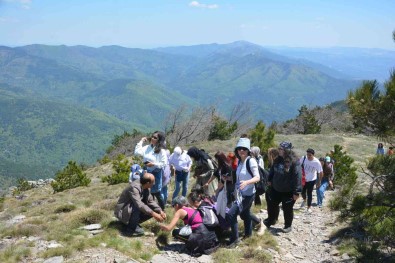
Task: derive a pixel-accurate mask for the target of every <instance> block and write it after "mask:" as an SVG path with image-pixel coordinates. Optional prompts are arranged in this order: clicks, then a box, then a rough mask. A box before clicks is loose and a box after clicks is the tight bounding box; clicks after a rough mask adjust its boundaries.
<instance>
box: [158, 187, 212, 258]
mask: <svg viewBox="0 0 395 263" xmlns="http://www.w3.org/2000/svg"><path fill="white" fill-rule="evenodd" d="M188 198H189V202H190V205H191V207H187V200H186V199H185V197H183V196H177V197H176V198H174V200H173V207H174V209H175V210H176V212H175V214H174V217H173V219H172V220H171V221H170V223H169V224H168V225H164V224H160V228H161V229H162V230H165V231H171V230H172V229H173V228H174V227H175V226H176V224H177V221H178V220H179V219H181V220H183V221H184V224H185V225H189V226H190V227H191V233H190V234H189V235H188V233H184V232H188V231H184V230H185V229H182V228H181V229H179V228H176V229H174V230H173V231H172V235H173V237H174V238H176V239H179V240H181V241H183V242H185V245H186V248H187V249H188V250H189V251H190V253H191V254H192V255H193V256H200V255H202V254H210V253H211V252H213V251H214V250H215V249H216V248H217V247H218V239H217V236H216V235H215V232H214V231H210V230H208V229H207V227H206V226H205V225H204V224H203V218H202V215H201V213H200V212H199V210H198V207H199V206H200V203H201V199H200V197H199V196H198V195H197V194H196V193H191V194H190V195H189V196H188Z"/></svg>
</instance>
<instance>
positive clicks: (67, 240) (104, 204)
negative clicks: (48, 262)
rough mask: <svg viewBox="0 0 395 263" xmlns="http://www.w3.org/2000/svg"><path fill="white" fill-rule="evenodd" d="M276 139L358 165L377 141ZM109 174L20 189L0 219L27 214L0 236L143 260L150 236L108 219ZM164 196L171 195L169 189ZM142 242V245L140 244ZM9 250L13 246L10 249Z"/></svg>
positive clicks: (104, 170)
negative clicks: (335, 151) (61, 186)
mask: <svg viewBox="0 0 395 263" xmlns="http://www.w3.org/2000/svg"><path fill="white" fill-rule="evenodd" d="M275 139H276V142H279V141H282V140H289V141H291V142H292V143H293V144H294V146H295V151H296V152H297V153H299V154H303V153H304V150H305V149H306V148H307V147H312V148H314V149H316V151H317V156H320V155H322V154H324V153H325V152H327V151H329V150H330V149H331V148H332V147H333V145H334V144H340V145H342V146H344V149H345V150H346V151H347V152H348V153H349V154H350V156H351V157H353V158H354V159H355V160H356V165H357V166H360V165H363V164H364V160H366V158H369V157H370V156H372V155H373V153H374V150H375V147H376V144H377V140H376V139H375V138H373V137H366V136H360V135H342V134H327V135H307V136H306V135H289V136H288V135H287V136H284V135H277V136H276V138H275ZM235 142H236V139H232V140H229V141H224V142H222V141H214V142H210V143H201V144H199V145H197V146H198V147H199V148H205V150H206V151H208V152H210V153H214V152H216V151H217V150H222V151H226V152H227V151H231V150H232V149H233V148H234V145H235ZM111 173H112V168H111V164H106V165H102V166H98V167H94V168H90V169H88V170H87V174H88V175H89V176H90V177H91V178H92V183H91V185H90V186H89V187H80V188H76V189H72V190H67V191H65V192H62V193H57V194H52V189H51V188H50V187H46V188H40V189H33V190H30V191H27V192H25V194H26V195H27V198H26V199H24V200H17V199H15V198H6V200H5V202H4V204H3V212H1V213H0V218H1V219H2V220H1V221H0V222H4V220H3V219H6V218H12V217H13V216H16V215H19V214H24V215H26V216H27V219H26V220H25V222H24V223H21V224H19V225H15V226H13V227H9V228H6V227H5V225H4V223H0V233H1V234H0V235H1V236H2V237H4V236H7V235H9V236H12V237H21V236H30V235H37V236H41V237H43V238H45V239H48V240H56V241H57V242H60V243H61V244H62V245H64V248H62V249H58V250H56V249H52V250H49V251H48V252H46V254H44V255H42V256H43V257H49V256H53V255H60V254H62V255H66V256H67V257H69V258H72V257H73V253H74V254H76V253H78V251H79V250H82V249H85V248H88V247H100V246H101V244H102V243H105V244H107V247H110V248H114V249H116V250H118V251H120V252H122V253H124V254H125V255H128V256H129V257H133V258H135V259H139V258H143V259H145V260H148V259H149V258H151V257H152V256H153V254H155V253H157V252H158V250H157V246H156V245H155V242H154V237H142V238H138V239H137V238H135V239H133V238H132V239H130V238H124V237H121V236H120V235H119V232H118V231H119V227H120V225H119V224H118V223H117V222H116V221H114V219H113V218H112V211H113V207H114V204H115V203H116V201H117V199H118V197H119V195H120V193H121V191H122V189H123V188H124V187H125V186H126V184H120V185H114V186H108V185H107V184H104V183H101V181H100V177H101V176H104V175H109V174H111ZM191 181H193V180H191ZM191 183H192V182H191ZM170 189H173V187H170ZM169 196H171V192H170V195H169ZM67 205H73V206H75V210H73V211H71V212H69V213H59V212H55V210H56V209H58V208H65V207H66V206H67ZM171 210H172V209H170V208H168V209H167V212H168V213H169V214H172V211H171ZM88 223H101V224H102V225H103V226H104V229H105V232H104V233H102V234H100V235H97V236H94V237H92V238H88V234H87V233H86V232H84V231H82V230H79V229H78V227H79V226H82V225H84V224H88ZM144 227H145V228H146V229H149V230H151V231H153V232H154V233H156V234H157V235H161V236H163V235H164V234H163V233H162V234H160V233H159V232H158V226H157V224H156V223H155V222H154V221H153V220H150V221H148V222H147V223H145V224H144ZM165 239H166V237H165ZM251 240H253V242H254V245H256V244H259V245H261V246H262V247H274V246H275V242H273V240H271V239H270V235H269V236H267V237H265V238H263V239H262V238H255V237H254V238H253V239H251ZM258 242H259V243H258ZM142 243H144V245H141V244H142ZM243 249H244V248H242V250H241V252H240V251H239V252H238V253H233V252H232V256H231V262H238V261H239V260H240V257H242V255H243V253H250V252H248V248H247V247H245V249H246V251H244V250H243ZM14 251H18V250H17V249H15V250H14ZM4 253H5V252H4V249H3V250H0V258H1V256H3V255H4ZM223 253H224V251H223V250H219V251H218V252H217V253H216V255H215V258H217V259H218V260H219V261H218V262H225V261H226V260H229V257H227V256H225V254H227V253H225V254H223ZM265 257H266V255H263V254H260V255H257V257H256V258H253V259H251V261H249V262H263V261H262V258H265ZM222 259H223V260H222ZM11 262H12V261H11Z"/></svg>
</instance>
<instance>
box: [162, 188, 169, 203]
mask: <svg viewBox="0 0 395 263" xmlns="http://www.w3.org/2000/svg"><path fill="white" fill-rule="evenodd" d="M167 186H168V185H165V186H163V187H162V191H161V192H162V196H163V202H164V203H165V205H166V204H167V196H168V188H167Z"/></svg>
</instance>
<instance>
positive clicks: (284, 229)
mask: <svg viewBox="0 0 395 263" xmlns="http://www.w3.org/2000/svg"><path fill="white" fill-rule="evenodd" d="M291 231H292V226H289V227H284V228H283V233H289V232H291Z"/></svg>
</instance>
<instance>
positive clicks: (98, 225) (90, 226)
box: [80, 224, 101, 231]
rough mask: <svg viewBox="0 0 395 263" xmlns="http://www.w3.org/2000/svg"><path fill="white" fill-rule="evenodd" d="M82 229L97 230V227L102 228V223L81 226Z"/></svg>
mask: <svg viewBox="0 0 395 263" xmlns="http://www.w3.org/2000/svg"><path fill="white" fill-rule="evenodd" d="M80 229H85V230H88V231H92V230H96V229H101V225H100V224H91V225H87V226H82V227H80Z"/></svg>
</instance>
